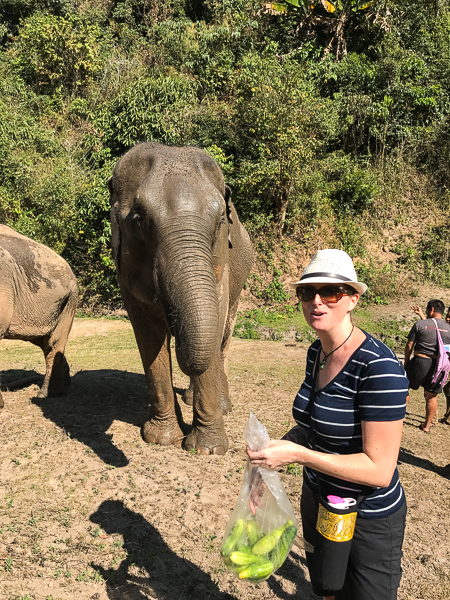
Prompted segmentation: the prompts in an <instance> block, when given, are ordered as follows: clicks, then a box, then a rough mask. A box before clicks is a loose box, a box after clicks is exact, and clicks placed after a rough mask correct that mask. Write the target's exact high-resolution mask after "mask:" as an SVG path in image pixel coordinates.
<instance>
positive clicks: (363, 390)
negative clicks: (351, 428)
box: [357, 353, 408, 421]
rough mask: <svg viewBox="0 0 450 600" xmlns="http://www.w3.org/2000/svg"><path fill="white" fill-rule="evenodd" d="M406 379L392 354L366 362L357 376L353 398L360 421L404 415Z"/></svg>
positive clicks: (406, 392)
mask: <svg viewBox="0 0 450 600" xmlns="http://www.w3.org/2000/svg"><path fill="white" fill-rule="evenodd" d="M407 396H408V378H407V377H406V373H405V370H404V368H403V367H402V366H401V364H400V363H399V362H398V359H397V357H396V356H395V354H393V353H392V356H389V355H382V356H379V357H377V358H375V359H373V360H371V361H369V363H368V364H367V366H366V368H365V369H364V370H363V372H362V373H361V376H360V380H359V385H358V391H357V400H358V404H359V411H360V416H361V421H399V420H401V419H404V418H405V414H406V398H407Z"/></svg>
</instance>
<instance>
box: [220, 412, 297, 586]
mask: <svg viewBox="0 0 450 600" xmlns="http://www.w3.org/2000/svg"><path fill="white" fill-rule="evenodd" d="M244 438H245V441H246V442H247V446H248V447H249V448H250V449H251V450H254V451H258V450H263V449H264V448H266V447H267V446H268V445H269V442H270V438H269V435H268V433H267V430H266V428H265V427H264V425H263V424H262V423H260V422H259V421H258V419H257V418H256V416H255V415H254V414H253V413H250V417H249V419H248V421H247V424H246V425H245V428H244ZM297 526H298V523H297V519H296V517H295V514H294V511H293V509H292V505H291V503H290V501H289V498H288V496H287V494H286V492H285V490H284V488H283V485H282V484H281V481H280V478H279V476H278V473H277V472H276V471H274V470H273V469H270V468H269V467H266V466H259V465H255V466H253V465H252V464H251V463H250V460H247V465H246V467H245V472H244V482H243V484H242V487H241V491H240V493H239V497H238V499H237V502H236V505H235V507H234V510H233V513H232V515H231V517H230V520H229V521H228V525H227V527H226V529H225V534H224V537H223V542H222V549H221V554H222V558H223V560H224V562H225V564H226V566H227V568H228V570H229V571H231V572H232V573H235V574H236V575H237V576H238V577H239V578H240V579H243V580H247V581H251V582H253V583H255V582H259V581H264V579H267V578H268V577H269V576H270V575H272V573H274V572H275V571H276V570H277V569H279V568H280V567H281V565H282V564H283V563H284V561H285V560H286V558H287V556H288V554H289V552H290V549H291V546H292V544H293V542H294V539H295V536H296V534H297Z"/></svg>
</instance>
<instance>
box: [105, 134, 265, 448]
mask: <svg viewBox="0 0 450 600" xmlns="http://www.w3.org/2000/svg"><path fill="white" fill-rule="evenodd" d="M108 186H109V191H110V202H111V212H110V215H111V229H112V251H113V257H114V260H115V264H116V272H117V277H118V281H119V286H120V290H121V295H122V299H123V302H124V305H125V308H126V310H127V312H128V315H129V318H130V321H131V324H132V327H133V330H134V334H135V337H136V341H137V345H138V348H139V352H140V356H141V359H142V363H143V367H144V372H145V376H146V381H147V387H148V391H149V396H150V415H149V417H148V420H147V421H146V422H145V424H144V425H143V427H142V437H143V439H144V440H145V441H146V442H147V443H152V444H161V445H170V444H174V445H180V444H182V443H183V445H184V448H185V449H186V450H191V451H193V452H198V453H199V454H206V455H209V454H224V453H225V452H226V451H227V449H228V438H227V435H226V433H225V428H224V420H223V415H224V414H227V413H228V412H230V411H231V401H230V398H229V391H228V350H229V346H230V342H231V337H232V333H233V328H234V324H235V321H236V316H237V309H238V303H239V296H240V293H241V291H242V288H243V286H244V284H245V281H246V279H247V277H248V274H249V272H250V269H251V267H252V264H253V252H252V245H251V242H250V238H249V236H248V233H247V231H246V230H245V228H244V227H243V225H242V224H241V223H240V221H239V218H238V215H237V213H236V210H235V208H234V206H233V204H232V202H231V191H230V188H229V187H228V186H227V185H225V181H224V177H223V174H222V171H221V169H220V168H219V166H218V165H217V163H216V162H215V161H214V160H213V158H211V156H210V155H209V154H208V153H207V152H205V151H204V150H201V149H199V148H196V147H194V146H186V147H170V146H165V145H163V144H159V143H156V142H143V143H140V144H138V145H136V146H134V147H133V148H131V149H130V150H129V151H128V152H127V153H126V154H124V155H123V156H122V157H121V158H120V159H119V161H118V162H117V164H116V166H115V168H114V171H113V175H112V177H111V178H110V179H109V181H108ZM172 337H174V338H175V352H176V358H177V361H178V365H179V366H180V369H181V370H182V371H183V373H185V374H186V375H188V376H189V378H190V386H189V389H188V390H187V392H186V394H185V401H187V403H188V404H190V403H191V404H192V406H193V421H192V427H191V428H190V430H189V431H188V428H186V426H185V424H184V422H183V418H182V415H181V410H180V407H179V405H178V402H177V398H176V393H175V392H174V389H173V383H172V359H171V355H170V342H171V338H172Z"/></svg>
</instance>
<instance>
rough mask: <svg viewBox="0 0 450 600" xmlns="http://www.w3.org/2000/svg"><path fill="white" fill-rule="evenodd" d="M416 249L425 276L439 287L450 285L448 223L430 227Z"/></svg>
mask: <svg viewBox="0 0 450 600" xmlns="http://www.w3.org/2000/svg"><path fill="white" fill-rule="evenodd" d="M418 251H419V252H420V257H421V259H422V261H423V264H424V266H425V277H427V279H430V280H431V281H434V282H435V283H437V284H439V285H440V286H441V287H450V225H448V224H446V225H439V226H437V227H431V228H430V229H429V231H428V234H427V236H426V237H424V238H423V239H422V240H421V241H420V243H419V245H418Z"/></svg>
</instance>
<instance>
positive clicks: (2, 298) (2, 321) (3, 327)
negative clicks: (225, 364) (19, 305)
mask: <svg viewBox="0 0 450 600" xmlns="http://www.w3.org/2000/svg"><path fill="white" fill-rule="evenodd" d="M0 303H1V311H2V312H1V314H0V340H2V339H3V338H4V336H5V334H6V332H7V331H8V329H9V325H10V323H11V318H12V314H13V305H12V302H10V301H9V294H8V293H7V292H6V291H5V290H3V289H2V288H1V287H0ZM4 406H5V403H4V401H3V396H2V392H1V391H0V408H3V407H4Z"/></svg>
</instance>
